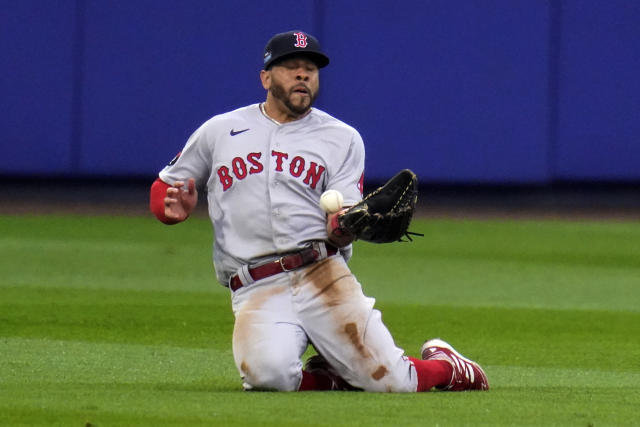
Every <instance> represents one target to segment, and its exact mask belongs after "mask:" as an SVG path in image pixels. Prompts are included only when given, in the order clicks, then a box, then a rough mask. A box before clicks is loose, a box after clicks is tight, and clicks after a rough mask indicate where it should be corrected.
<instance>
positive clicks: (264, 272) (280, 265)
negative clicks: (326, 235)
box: [229, 243, 338, 292]
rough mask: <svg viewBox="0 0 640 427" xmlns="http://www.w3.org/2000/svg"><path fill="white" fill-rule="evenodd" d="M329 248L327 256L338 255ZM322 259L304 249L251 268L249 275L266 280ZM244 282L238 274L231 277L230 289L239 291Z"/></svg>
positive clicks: (333, 249)
mask: <svg viewBox="0 0 640 427" xmlns="http://www.w3.org/2000/svg"><path fill="white" fill-rule="evenodd" d="M325 246H326V248H327V256H332V255H335V254H337V253H338V249H336V248H335V247H333V246H331V245H329V244H326V243H325ZM319 257H320V252H318V250H317V249H314V248H313V247H310V248H306V249H303V250H301V251H299V252H295V253H292V254H289V255H284V256H282V257H280V258H278V259H276V260H275V261H272V262H270V263H267V264H263V265H259V266H257V267H251V268H249V274H250V275H251V278H252V279H253V280H256V281H257V280H260V279H264V278H266V277H269V276H273V275H275V274H279V273H284V272H285V271H291V270H295V269H297V268H300V267H304V266H305V265H309V264H311V263H312V262H314V261H316V260H318V258H319ZM242 286H243V285H242V280H240V277H238V275H237V274H234V275H233V276H231V279H229V287H230V288H231V290H232V291H234V292H235V291H237V290H238V289H240V288H241V287H242Z"/></svg>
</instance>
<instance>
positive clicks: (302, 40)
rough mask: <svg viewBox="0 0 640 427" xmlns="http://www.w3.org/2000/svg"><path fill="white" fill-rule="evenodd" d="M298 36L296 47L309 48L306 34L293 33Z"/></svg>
mask: <svg viewBox="0 0 640 427" xmlns="http://www.w3.org/2000/svg"><path fill="white" fill-rule="evenodd" d="M293 35H294V36H296V44H294V46H295V47H307V36H306V34H305V33H293Z"/></svg>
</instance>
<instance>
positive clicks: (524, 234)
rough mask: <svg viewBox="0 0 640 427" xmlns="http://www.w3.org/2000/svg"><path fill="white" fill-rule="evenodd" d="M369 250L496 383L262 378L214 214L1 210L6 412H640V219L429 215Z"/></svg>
mask: <svg viewBox="0 0 640 427" xmlns="http://www.w3.org/2000/svg"><path fill="white" fill-rule="evenodd" d="M412 229H413V230H415V231H420V232H424V233H425V235H426V237H425V238H418V239H417V240H416V241H415V242H414V243H411V244H408V243H407V244H400V243H396V244H392V245H385V246H384V247H383V246H380V245H372V244H367V243H358V244H357V245H356V255H355V257H354V259H353V260H352V261H351V266H352V269H353V271H354V273H355V274H356V276H357V277H358V278H359V280H360V282H361V283H363V286H364V289H365V293H367V294H369V295H371V296H374V297H376V299H377V306H378V308H380V309H381V310H382V312H383V318H384V320H385V322H386V323H387V325H388V326H389V328H390V330H391V332H392V333H393V335H394V337H395V338H396V341H397V343H398V345H399V346H401V347H402V348H404V349H405V350H406V351H407V353H408V354H410V355H414V356H416V355H417V353H418V349H419V347H420V345H421V344H422V342H423V341H424V340H425V339H427V338H431V337H434V336H440V337H442V338H443V339H446V340H447V341H449V342H450V343H451V344H453V345H454V346H456V347H457V348H458V350H460V351H461V352H462V353H463V354H465V355H467V356H468V357H471V358H473V359H475V360H477V361H478V362H480V363H481V364H482V365H483V366H484V367H485V368H486V371H487V374H488V376H489V380H490V383H491V387H492V389H491V391H489V392H487V393H421V394H410V395H403V394H373V393H348V392H327V393H267V392H262V393H246V392H243V391H241V384H240V380H239V377H238V374H237V372H236V370H235V366H234V364H233V358H232V354H231V331H232V326H233V316H232V313H231V310H230V303H229V295H228V291H227V290H226V289H225V288H223V287H221V286H220V285H218V284H217V282H215V279H214V278H213V268H212V266H211V234H212V231H211V226H210V224H209V222H208V221H207V220H206V219H202V218H192V219H191V220H189V221H188V222H187V223H184V224H180V225H178V226H172V227H166V226H163V225H162V224H160V223H157V222H155V221H154V220H153V219H151V218H124V217H111V218H110V217H84V216H68V217H65V216H51V217H47V216H31V217H11V216H4V217H0V266H1V268H0V273H1V276H0V358H1V359H0V424H2V425H12V426H13V425H46V426H51V425H63V426H85V425H94V426H95V425H97V426H114V425H119V426H120V425H132V426H133V425H135V426H140V425H154V426H156V425H189V426H193V425H251V426H299V425H307V426H321V425H331V426H358V425H362V426H412V425H416V426H417V425H420V426H424V425H430V426H436V425H441V426H447V425H492V426H493V425H544V426H549V425H557V426H565V425H575V426H602V425H611V426H617V425H639V424H640V417H639V415H640V412H639V410H638V408H640V222H627V223H606V222H601V223H597V222H562V221H540V222H536V221H470V220H468V221H462V220H458V221H446V220H416V221H414V225H413V226H412Z"/></svg>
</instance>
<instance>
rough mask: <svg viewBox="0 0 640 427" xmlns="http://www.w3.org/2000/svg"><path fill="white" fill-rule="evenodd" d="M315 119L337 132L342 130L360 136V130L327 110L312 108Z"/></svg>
mask: <svg viewBox="0 0 640 427" xmlns="http://www.w3.org/2000/svg"><path fill="white" fill-rule="evenodd" d="M312 116H313V119H314V120H315V121H316V122H318V124H320V125H321V126H323V127H326V128H329V129H332V130H333V131H336V132H341V133H345V134H351V135H353V136H357V137H358V138H360V132H358V130H357V129H356V128H354V127H353V126H351V125H349V124H347V123H345V122H343V121H342V120H340V119H337V118H335V117H334V116H332V115H331V114H329V113H327V112H326V111H323V110H320V109H318V108H315V107H314V108H313V110H312Z"/></svg>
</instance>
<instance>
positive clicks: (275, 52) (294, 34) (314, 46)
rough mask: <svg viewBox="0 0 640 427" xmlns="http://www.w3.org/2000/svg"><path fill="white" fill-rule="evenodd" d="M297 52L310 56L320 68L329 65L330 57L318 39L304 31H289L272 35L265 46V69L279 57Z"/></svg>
mask: <svg viewBox="0 0 640 427" xmlns="http://www.w3.org/2000/svg"><path fill="white" fill-rule="evenodd" d="M296 54H303V55H306V56H309V59H311V60H312V61H313V62H315V64H316V65H317V66H318V68H322V67H326V66H327V65H329V57H328V56H327V55H326V54H325V53H324V52H323V51H322V47H320V43H319V42H318V39H316V38H315V37H313V36H312V35H311V34H309V33H305V32H304V31H288V32H286V33H280V34H276V35H275V36H273V37H271V40H269V42H268V43H267V45H266V46H265V48H264V69H265V70H268V69H269V67H271V66H272V65H273V63H274V62H275V61H277V60H279V59H283V58H285V57H287V56H290V55H296Z"/></svg>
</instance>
